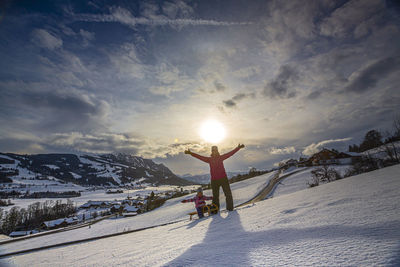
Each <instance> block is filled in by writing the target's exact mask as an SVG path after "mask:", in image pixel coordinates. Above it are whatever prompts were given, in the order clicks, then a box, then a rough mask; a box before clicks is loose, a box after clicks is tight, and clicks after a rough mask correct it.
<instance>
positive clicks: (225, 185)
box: [185, 144, 244, 211]
mask: <svg viewBox="0 0 400 267" xmlns="http://www.w3.org/2000/svg"><path fill="white" fill-rule="evenodd" d="M241 148H244V145H241V144H239V145H238V146H237V147H236V148H235V149H234V150H232V151H230V152H228V153H226V154H223V155H220V154H219V152H218V147H217V146H213V147H211V157H204V156H201V155H199V154H196V153H193V152H191V151H190V150H189V149H188V150H186V151H185V154H189V155H191V156H193V157H195V158H198V159H199V160H201V161H204V162H206V163H208V164H210V172H211V189H212V193H213V203H214V204H215V205H217V207H218V210H219V188H220V187H222V190H223V191H224V194H225V198H226V209H227V210H229V211H231V210H233V199H232V192H231V187H230V186H229V181H228V176H227V175H226V171H225V167H224V160H226V159H227V158H229V157H231V156H232V155H233V154H235V153H236V152H238V151H239V150H240V149H241Z"/></svg>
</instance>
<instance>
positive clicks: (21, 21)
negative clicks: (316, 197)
mask: <svg viewBox="0 0 400 267" xmlns="http://www.w3.org/2000/svg"><path fill="white" fill-rule="evenodd" d="M0 36H1V38H0V58H1V60H0V125H1V127H0V151H1V152H12V153H28V154H30V153H34V154H37V153H130V154H133V155H137V156H142V157H145V158H149V159H153V160H155V161H156V162H158V163H164V164H165V165H166V166H167V167H169V168H170V169H171V170H172V171H173V172H175V173H176V174H186V173H191V174H200V173H207V172H208V166H207V165H206V164H204V163H202V162H200V161H198V160H196V159H194V158H191V157H190V156H188V155H185V154H184V153H183V151H184V150H185V149H191V150H192V151H194V152H197V153H200V154H202V155H208V154H210V146H211V145H212V144H211V143H208V142H206V141H205V140H203V139H202V138H201V136H200V135H199V132H200V128H201V126H202V124H203V123H204V121H206V120H209V119H213V120H217V121H219V122H220V123H221V124H222V125H223V126H224V128H225V130H226V137H225V139H224V140H222V141H221V142H220V143H218V146H219V149H220V152H221V153H224V152H228V151H230V150H231V149H233V148H234V147H236V146H237V145H238V144H239V143H244V144H245V145H246V147H245V148H244V149H243V150H241V151H240V152H238V153H237V154H236V155H234V156H233V157H232V158H230V159H228V160H227V161H226V162H225V167H226V169H227V170H228V171H243V170H248V169H249V168H250V167H256V168H258V169H269V168H272V167H273V166H274V164H276V163H277V162H279V161H281V160H285V159H289V158H299V157H300V156H302V157H306V156H309V155H311V154H312V153H315V152H317V151H318V150H320V149H322V148H323V147H327V148H335V149H338V150H340V151H346V150H347V148H348V146H349V145H350V144H359V143H360V142H361V141H362V139H363V137H364V135H365V134H366V132H367V131H369V130H372V129H376V130H379V131H382V132H385V131H388V130H389V131H390V130H391V127H392V123H393V121H394V119H395V118H396V117H397V116H399V113H400V90H399V84H400V5H399V4H398V3H396V1H389V0H388V1H378V0H361V1H360V0H350V1H340V0H332V1H328V0H321V1H319V0H318V1H311V0H310V1H300V0H298V1H294V0H290V1H289V0H288V1H280V0H279V1H266V0H262V1H257V0H254V1H247V0H243V1H215V0H213V1H205V0H203V1H181V0H174V1H115V0H114V1H44V0H43V1H9V0H6V1H2V2H1V4H0Z"/></svg>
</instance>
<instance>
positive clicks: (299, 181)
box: [269, 165, 351, 197]
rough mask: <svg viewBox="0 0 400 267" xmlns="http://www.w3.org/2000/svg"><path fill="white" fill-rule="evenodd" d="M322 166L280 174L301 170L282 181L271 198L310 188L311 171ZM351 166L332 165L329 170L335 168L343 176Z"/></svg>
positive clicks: (291, 171) (297, 169)
mask: <svg viewBox="0 0 400 267" xmlns="http://www.w3.org/2000/svg"><path fill="white" fill-rule="evenodd" d="M319 167H320V166H316V167H312V168H290V169H288V170H287V171H285V172H283V173H281V174H280V176H283V175H286V174H289V173H293V172H296V171H299V170H303V171H300V172H298V173H295V174H293V175H290V176H289V177H287V178H285V179H283V180H281V182H280V183H278V185H277V186H276V187H275V190H274V191H273V193H272V194H270V195H269V197H277V196H281V195H286V194H290V193H293V192H297V191H300V190H304V189H307V188H308V182H310V181H311V180H312V177H311V171H312V170H314V169H316V168H319ZM350 167H351V166H350V165H330V166H329V168H333V169H335V170H336V171H338V172H339V173H340V174H341V175H342V176H343V175H344V174H345V172H346V170H347V169H349V168H350Z"/></svg>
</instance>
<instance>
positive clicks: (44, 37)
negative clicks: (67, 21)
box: [32, 29, 63, 50]
mask: <svg viewBox="0 0 400 267" xmlns="http://www.w3.org/2000/svg"><path fill="white" fill-rule="evenodd" d="M32 41H33V42H34V43H35V44H36V45H37V46H40V47H43V48H47V49H50V50H54V49H57V48H61V47H62V45H63V41H62V40H61V39H60V38H59V37H57V36H55V35H54V34H51V33H49V32H48V31H46V30H44V29H35V30H33V32H32Z"/></svg>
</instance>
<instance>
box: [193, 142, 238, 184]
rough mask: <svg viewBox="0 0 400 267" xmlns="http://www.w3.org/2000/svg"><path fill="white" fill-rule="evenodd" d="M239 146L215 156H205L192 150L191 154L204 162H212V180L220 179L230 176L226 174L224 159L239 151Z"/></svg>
mask: <svg viewBox="0 0 400 267" xmlns="http://www.w3.org/2000/svg"><path fill="white" fill-rule="evenodd" d="M239 149H240V148H239V147H237V148H235V149H234V150H232V151H231V152H228V153H226V154H223V155H219V156H214V157H204V156H201V155H199V154H196V153H193V152H191V153H190V155H192V156H193V157H195V158H198V159H199V160H202V161H204V162H207V163H208V164H210V172H211V180H218V179H222V178H227V177H228V176H227V175H226V171H225V167H224V160H226V159H227V158H229V157H230V156H232V155H233V154H235V153H236V152H238V151H239Z"/></svg>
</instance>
